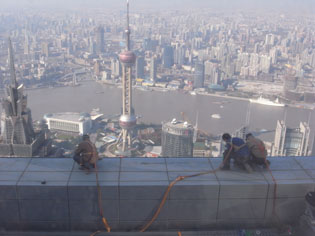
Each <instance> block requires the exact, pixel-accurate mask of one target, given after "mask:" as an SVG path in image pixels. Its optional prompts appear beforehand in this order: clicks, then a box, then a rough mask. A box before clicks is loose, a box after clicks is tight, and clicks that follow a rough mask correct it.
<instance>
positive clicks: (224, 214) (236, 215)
mask: <svg viewBox="0 0 315 236" xmlns="http://www.w3.org/2000/svg"><path fill="white" fill-rule="evenodd" d="M265 206H266V199H220V200H219V210H218V211H219V212H218V219H225V220H230V219H263V218H264V215H265Z"/></svg>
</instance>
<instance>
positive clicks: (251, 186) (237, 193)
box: [220, 180, 268, 199]
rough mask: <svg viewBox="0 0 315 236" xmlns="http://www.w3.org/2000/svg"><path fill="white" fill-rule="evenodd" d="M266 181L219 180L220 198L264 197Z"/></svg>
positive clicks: (266, 192) (266, 188) (265, 194)
mask: <svg viewBox="0 0 315 236" xmlns="http://www.w3.org/2000/svg"><path fill="white" fill-rule="evenodd" d="M267 195H268V183H267V182H266V181H264V180H253V181H220V199H231V198H232V199H233V198H237V199H242V198H245V199H246V198H266V197H267Z"/></svg>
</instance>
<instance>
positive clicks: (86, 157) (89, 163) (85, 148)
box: [73, 134, 99, 170]
mask: <svg viewBox="0 0 315 236" xmlns="http://www.w3.org/2000/svg"><path fill="white" fill-rule="evenodd" d="M73 159H74V161H75V162H77V163H78V164H79V165H80V166H81V167H80V169H81V170H89V169H90V168H95V165H96V162H97V160H98V159H99V157H98V152H97V150H96V147H95V145H94V144H93V143H92V142H91V141H90V137H89V135H87V134H85V135H83V141H82V142H81V143H80V144H79V145H78V147H77V149H76V150H75V152H74V157H73Z"/></svg>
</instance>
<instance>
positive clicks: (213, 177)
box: [168, 171, 217, 182]
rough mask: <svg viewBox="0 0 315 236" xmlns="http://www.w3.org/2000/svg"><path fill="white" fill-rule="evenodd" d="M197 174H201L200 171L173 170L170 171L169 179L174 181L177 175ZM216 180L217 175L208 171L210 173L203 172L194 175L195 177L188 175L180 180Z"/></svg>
mask: <svg viewBox="0 0 315 236" xmlns="http://www.w3.org/2000/svg"><path fill="white" fill-rule="evenodd" d="M195 174H200V172H190V171H180V172H178V171H172V172H168V178H169V181H170V182H172V181H174V180H175V179H176V178H177V177H179V176H190V175H195ZM209 180H212V181H216V180H217V177H216V175H215V174H214V173H208V174H203V175H199V176H194V177H187V178H185V179H183V180H181V181H180V182H186V181H209Z"/></svg>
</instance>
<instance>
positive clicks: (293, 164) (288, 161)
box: [268, 157, 302, 171]
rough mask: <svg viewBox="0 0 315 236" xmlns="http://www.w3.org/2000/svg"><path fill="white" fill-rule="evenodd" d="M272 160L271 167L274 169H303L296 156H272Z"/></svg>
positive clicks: (270, 159)
mask: <svg viewBox="0 0 315 236" xmlns="http://www.w3.org/2000/svg"><path fill="white" fill-rule="evenodd" d="M268 160H269V161H270V163H271V164H270V169H271V170H272V171H274V170H301V169H302V168H301V166H300V165H299V163H298V162H297V161H296V160H295V158H294V157H272V158H268Z"/></svg>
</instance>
